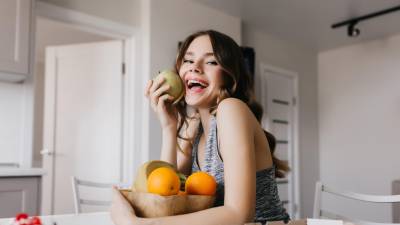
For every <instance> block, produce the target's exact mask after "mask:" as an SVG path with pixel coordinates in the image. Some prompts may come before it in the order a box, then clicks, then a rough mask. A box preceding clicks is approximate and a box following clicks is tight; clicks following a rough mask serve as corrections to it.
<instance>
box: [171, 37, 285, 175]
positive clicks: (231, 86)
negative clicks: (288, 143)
mask: <svg viewBox="0 0 400 225" xmlns="http://www.w3.org/2000/svg"><path fill="white" fill-rule="evenodd" d="M204 35H207V36H208V37H209V38H210V40H211V45H212V48H213V52H214V56H215V58H216V60H217V62H218V64H219V65H220V66H221V67H222V71H223V76H222V77H223V86H222V87H221V90H220V93H219V96H218V98H217V104H216V106H215V107H212V108H211V109H210V113H212V114H215V113H216V108H217V106H218V104H219V103H220V102H221V101H222V100H223V99H225V98H228V97H233V98H237V99H240V100H242V101H243V102H245V103H246V104H247V106H248V107H249V108H250V110H251V111H252V112H253V114H254V116H255V117H256V118H257V120H258V122H260V124H261V119H262V115H263V108H262V106H261V105H260V104H259V103H257V101H256V100H255V94H254V88H253V87H254V85H253V82H254V81H253V79H252V77H251V76H250V73H249V72H248V70H247V68H246V64H245V61H244V58H243V55H242V52H241V49H240V47H239V45H237V44H236V42H235V41H234V40H233V39H232V38H231V37H229V36H227V35H225V34H223V33H220V32H218V31H215V30H204V31H198V32H196V33H193V34H192V35H190V36H189V37H187V38H186V40H185V41H184V42H183V43H182V44H181V45H180V47H179V51H178V55H177V57H176V63H175V70H176V71H179V69H180V67H181V65H182V62H183V58H184V56H185V54H186V51H187V49H188V47H189V45H190V44H191V43H192V41H193V40H194V39H196V38H197V37H199V36H204ZM177 113H178V118H179V119H178V130H177V137H178V138H180V139H183V140H186V141H189V143H191V144H192V146H193V139H194V137H189V138H185V137H182V135H180V134H181V130H182V128H183V126H184V125H186V127H188V119H193V117H192V116H190V115H188V112H187V104H186V102H185V100H184V98H182V99H181V101H180V102H178V104H177ZM264 133H265V136H266V137H267V139H268V144H269V147H270V150H271V155H272V160H273V163H274V164H275V166H276V172H275V176H276V177H285V173H286V172H288V171H289V170H290V168H289V166H288V164H287V162H286V161H283V160H280V159H278V158H277V157H275V155H274V152H275V145H276V140H275V137H274V136H273V135H272V134H271V133H269V132H267V131H265V130H264ZM178 148H179V149H181V148H180V147H179V146H178Z"/></svg>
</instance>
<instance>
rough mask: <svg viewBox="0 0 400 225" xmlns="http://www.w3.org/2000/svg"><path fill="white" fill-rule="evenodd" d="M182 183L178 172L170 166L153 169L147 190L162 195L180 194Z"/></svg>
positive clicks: (148, 179)
mask: <svg viewBox="0 0 400 225" xmlns="http://www.w3.org/2000/svg"><path fill="white" fill-rule="evenodd" d="M180 185H181V183H180V180H179V176H178V174H176V172H175V171H174V170H173V169H171V168H168V167H160V168H157V169H155V170H153V171H152V172H151V173H150V175H149V177H148V178H147V191H148V192H150V193H153V194H159V195H162V196H169V195H176V194H178V192H179V187H180Z"/></svg>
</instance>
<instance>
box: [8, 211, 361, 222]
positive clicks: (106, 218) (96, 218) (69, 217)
mask: <svg viewBox="0 0 400 225" xmlns="http://www.w3.org/2000/svg"><path fill="white" fill-rule="evenodd" d="M40 219H41V220H42V224H43V225H88V224H96V225H114V223H113V222H112V220H111V217H110V213H109V212H96V213H81V214H65V215H51V216H40ZM13 221H14V218H0V225H11V224H12V222H13ZM312 221H313V222H314V223H312ZM292 222H295V221H292ZM307 222H308V223H310V224H326V225H328V224H335V225H336V224H337V222H338V221H337V220H336V221H335V220H316V219H311V220H310V219H307ZM321 222H324V223H321ZM254 224H256V225H259V223H247V224H245V225H254ZM301 224H303V223H301ZM340 224H343V225H355V224H352V223H340Z"/></svg>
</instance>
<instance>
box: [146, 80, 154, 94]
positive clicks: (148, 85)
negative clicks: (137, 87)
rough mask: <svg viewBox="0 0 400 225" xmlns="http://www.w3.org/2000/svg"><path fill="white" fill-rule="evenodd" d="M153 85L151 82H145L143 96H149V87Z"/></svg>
mask: <svg viewBox="0 0 400 225" xmlns="http://www.w3.org/2000/svg"><path fill="white" fill-rule="evenodd" d="M152 84H153V80H149V81H147V84H146V88H145V89H144V96H146V97H149V95H150V87H151V86H152Z"/></svg>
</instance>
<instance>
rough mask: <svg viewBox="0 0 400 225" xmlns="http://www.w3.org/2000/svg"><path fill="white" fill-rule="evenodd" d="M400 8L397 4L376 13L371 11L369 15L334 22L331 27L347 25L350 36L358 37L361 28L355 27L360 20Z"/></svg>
mask: <svg viewBox="0 0 400 225" xmlns="http://www.w3.org/2000/svg"><path fill="white" fill-rule="evenodd" d="M398 10H400V6H396V7H393V8H389V9H385V10H382V11H379V12H374V13H371V14H368V15H364V16H360V17H357V18H352V19H349V20H345V21H342V22H339V23H335V24H333V25H332V26H331V28H332V29H335V28H338V27H343V26H347V35H348V36H349V37H357V36H359V35H360V33H361V31H360V29H358V28H356V27H355V26H356V24H357V23H358V22H360V21H362V20H368V19H371V18H373V17H377V16H382V15H384V14H388V13H392V12H395V11H398Z"/></svg>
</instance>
